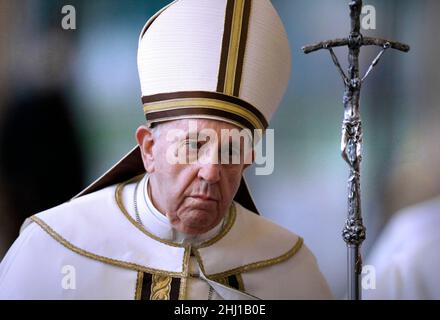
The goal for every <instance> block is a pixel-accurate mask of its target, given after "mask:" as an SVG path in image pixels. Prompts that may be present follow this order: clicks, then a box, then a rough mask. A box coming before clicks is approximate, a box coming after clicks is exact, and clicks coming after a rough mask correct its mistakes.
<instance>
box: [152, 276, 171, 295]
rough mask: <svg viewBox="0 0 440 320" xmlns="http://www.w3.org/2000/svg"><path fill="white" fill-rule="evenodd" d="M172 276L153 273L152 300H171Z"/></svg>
mask: <svg viewBox="0 0 440 320" xmlns="http://www.w3.org/2000/svg"><path fill="white" fill-rule="evenodd" d="M171 280H172V278H171V277H168V276H162V275H158V274H153V278H152V282H151V294H150V300H170V291H171Z"/></svg>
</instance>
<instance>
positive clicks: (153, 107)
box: [144, 82, 265, 130]
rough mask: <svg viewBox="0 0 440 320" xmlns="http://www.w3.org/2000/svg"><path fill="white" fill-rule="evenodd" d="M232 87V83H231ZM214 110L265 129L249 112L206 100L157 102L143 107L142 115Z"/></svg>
mask: <svg viewBox="0 0 440 320" xmlns="http://www.w3.org/2000/svg"><path fill="white" fill-rule="evenodd" d="M231 85H232V86H233V85H234V83H233V82H232V83H231ZM231 95H232V93H231ZM192 108H200V109H215V110H220V111H227V112H230V113H233V114H235V115H238V116H240V117H243V118H245V119H246V120H247V121H249V122H250V123H251V124H252V125H253V126H254V128H256V129H261V130H264V129H265V125H264V124H263V123H262V122H261V121H260V119H258V117H257V116H255V115H254V113H252V112H251V111H249V110H247V109H245V108H243V107H241V106H239V105H236V104H234V103H231V102H227V101H220V100H214V99H208V98H185V99H175V100H171V101H158V102H152V103H148V104H145V105H144V113H145V114H151V113H153V112H158V111H170V110H176V109H177V110H184V109H192Z"/></svg>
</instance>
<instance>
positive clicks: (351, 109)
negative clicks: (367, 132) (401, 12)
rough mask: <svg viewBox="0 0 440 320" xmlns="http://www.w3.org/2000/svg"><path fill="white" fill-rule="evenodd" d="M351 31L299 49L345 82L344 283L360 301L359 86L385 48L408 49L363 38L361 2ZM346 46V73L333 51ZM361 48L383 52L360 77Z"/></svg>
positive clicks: (353, 7)
mask: <svg viewBox="0 0 440 320" xmlns="http://www.w3.org/2000/svg"><path fill="white" fill-rule="evenodd" d="M349 7H350V18H351V32H350V35H349V36H348V38H343V39H334V40H328V41H323V42H319V43H317V44H313V45H307V46H304V47H303V48H302V50H303V52H304V53H306V54H308V53H311V52H315V51H318V50H321V49H326V50H328V51H329V53H330V55H331V58H332V60H333V62H334V64H335V66H336V68H337V69H338V71H339V73H340V75H341V77H342V80H343V82H344V86H345V91H344V98H343V103H344V120H343V124H342V138H341V153H342V158H343V159H344V160H345V162H346V163H347V164H348V166H349V170H350V173H349V179H348V216H347V220H346V222H345V226H344V229H343V231H342V236H343V239H344V241H345V242H346V244H347V248H348V252H347V280H348V298H349V299H351V300H360V299H361V287H360V282H361V273H362V257H361V253H360V248H361V245H362V242H363V241H364V240H365V236H366V229H365V227H364V225H363V221H362V211H361V189H360V164H361V161H362V121H361V115H360V104H359V101H360V93H361V88H362V84H363V83H364V81H365V79H366V78H367V77H368V75H369V74H370V72H371V71H372V70H373V69H374V67H375V66H376V65H377V64H378V62H379V60H380V58H381V57H382V55H383V53H384V52H385V51H386V50H388V49H390V48H391V49H396V50H399V51H402V52H408V51H409V50H410V48H409V46H408V45H406V44H402V43H399V42H395V41H390V40H384V39H379V38H371V37H364V36H363V35H362V33H361V31H360V29H361V12H362V0H352V1H350V2H349ZM344 46H348V64H349V66H348V73H347V74H346V73H345V72H344V70H343V69H342V67H341V65H340V63H339V60H338V58H337V56H336V54H335V52H334V51H333V48H334V47H344ZM363 46H379V47H380V48H381V49H382V50H381V51H380V52H379V54H378V55H377V57H376V58H375V59H374V60H373V62H372V63H371V65H370V67H369V68H368V70H367V71H366V72H365V75H364V76H363V77H361V76H360V71H359V53H360V49H361V47H363Z"/></svg>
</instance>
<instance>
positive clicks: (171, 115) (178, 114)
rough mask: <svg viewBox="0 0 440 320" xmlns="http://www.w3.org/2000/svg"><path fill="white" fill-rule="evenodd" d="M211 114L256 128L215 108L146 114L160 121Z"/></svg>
mask: <svg viewBox="0 0 440 320" xmlns="http://www.w3.org/2000/svg"><path fill="white" fill-rule="evenodd" d="M209 116H212V117H213V118H215V119H224V120H226V121H228V120H229V121H233V122H235V123H237V124H239V125H240V126H241V127H244V128H248V129H250V130H252V131H253V130H254V129H257V128H255V126H254V125H253V124H252V123H251V122H249V121H248V120H246V119H245V118H243V117H240V116H238V115H236V114H233V113H230V112H227V111H222V110H215V109H205V108H196V107H194V108H188V109H185V110H182V109H174V110H166V111H155V112H151V113H148V114H147V115H146V118H147V121H151V122H160V121H167V120H177V119H186V118H194V119H196V118H208V117H209Z"/></svg>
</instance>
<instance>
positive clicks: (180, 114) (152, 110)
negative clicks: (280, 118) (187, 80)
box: [142, 91, 268, 131]
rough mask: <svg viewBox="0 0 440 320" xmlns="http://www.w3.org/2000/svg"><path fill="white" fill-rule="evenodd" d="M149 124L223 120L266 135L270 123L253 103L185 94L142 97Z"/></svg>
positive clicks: (222, 96)
mask: <svg viewBox="0 0 440 320" xmlns="http://www.w3.org/2000/svg"><path fill="white" fill-rule="evenodd" d="M142 103H143V104H144V114H145V116H146V118H147V121H148V122H150V123H153V122H162V121H169V120H176V119H184V118H192V119H194V118H208V119H209V118H211V119H217V120H223V121H226V122H230V123H233V124H236V125H238V126H239V127H241V128H246V129H250V130H255V129H260V130H262V131H264V130H265V129H266V128H267V127H268V122H267V120H266V118H265V117H264V115H263V114H262V113H261V112H260V111H259V110H258V109H257V108H255V107H254V106H252V105H251V104H250V103H247V102H246V101H244V100H242V99H239V98H236V97H232V96H229V95H226V94H222V93H218V92H204V91H184V92H173V93H163V94H155V95H151V96H144V97H142Z"/></svg>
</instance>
